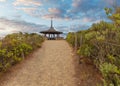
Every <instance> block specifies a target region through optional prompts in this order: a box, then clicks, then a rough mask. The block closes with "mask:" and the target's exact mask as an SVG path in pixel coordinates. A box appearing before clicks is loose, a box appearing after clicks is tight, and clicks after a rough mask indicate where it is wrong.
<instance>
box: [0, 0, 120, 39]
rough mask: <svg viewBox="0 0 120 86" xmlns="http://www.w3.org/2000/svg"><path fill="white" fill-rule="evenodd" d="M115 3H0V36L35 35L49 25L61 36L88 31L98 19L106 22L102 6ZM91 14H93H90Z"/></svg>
mask: <svg viewBox="0 0 120 86" xmlns="http://www.w3.org/2000/svg"><path fill="white" fill-rule="evenodd" d="M115 4H116V5H117V6H120V1H119V0H116V2H115V0H110V1H109V0H92V1H90V0H69V1H68V0H59V1H58V0H29V2H28V1H26V0H11V1H10V0H9V1H8V0H0V7H1V9H0V37H2V36H5V35H7V34H11V33H17V32H28V33H39V32H40V31H42V30H48V29H49V27H50V18H51V17H53V20H54V21H53V22H54V23H53V26H54V28H55V29H56V30H58V31H62V32H63V33H64V35H65V34H67V33H68V32H75V31H80V30H85V29H88V28H89V27H90V26H91V25H92V24H93V23H98V22H100V21H101V20H104V21H107V22H110V20H109V19H108V18H107V16H106V13H105V11H104V8H105V7H110V8H113V6H114V5H115ZM93 14H94V15H93Z"/></svg>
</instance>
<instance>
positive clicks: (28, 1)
mask: <svg viewBox="0 0 120 86" xmlns="http://www.w3.org/2000/svg"><path fill="white" fill-rule="evenodd" d="M13 5H14V6H20V5H22V6H31V5H32V6H41V5H42V3H41V2H40V1H37V0H16V1H15V2H14V3H13Z"/></svg>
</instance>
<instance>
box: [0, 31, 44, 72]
mask: <svg viewBox="0 0 120 86" xmlns="http://www.w3.org/2000/svg"><path fill="white" fill-rule="evenodd" d="M43 41H44V39H43V37H42V36H40V35H38V34H35V33H32V34H28V33H25V34H23V33H21V32H20V33H13V34H9V35H7V36H6V37H5V38H3V39H2V40H0V71H6V70H7V69H8V68H9V67H10V66H12V65H14V64H16V63H18V62H20V61H22V60H23V59H24V58H25V56H26V55H28V54H29V53H31V52H32V51H33V50H35V49H36V48H39V47H40V46H41V43H42V42H43Z"/></svg>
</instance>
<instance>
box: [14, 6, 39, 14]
mask: <svg viewBox="0 0 120 86" xmlns="http://www.w3.org/2000/svg"><path fill="white" fill-rule="evenodd" d="M16 9H18V10H22V11H24V12H25V13H27V14H30V15H33V14H34V12H35V11H36V9H37V8H34V7H31V8H26V7H22V8H16Z"/></svg>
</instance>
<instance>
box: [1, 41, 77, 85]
mask: <svg viewBox="0 0 120 86" xmlns="http://www.w3.org/2000/svg"><path fill="white" fill-rule="evenodd" d="M1 81H2V82H0V86H76V78H75V69H74V65H73V57H72V50H71V48H70V47H69V45H68V44H67V42H65V41H63V40H62V41H45V42H44V43H43V46H42V48H41V49H39V50H38V51H36V52H35V53H34V54H33V55H32V56H31V57H30V58H28V60H25V61H23V62H22V63H20V64H18V65H17V66H15V67H13V68H12V69H11V70H9V71H8V72H7V73H6V76H5V77H3V78H2V80H1Z"/></svg>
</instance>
